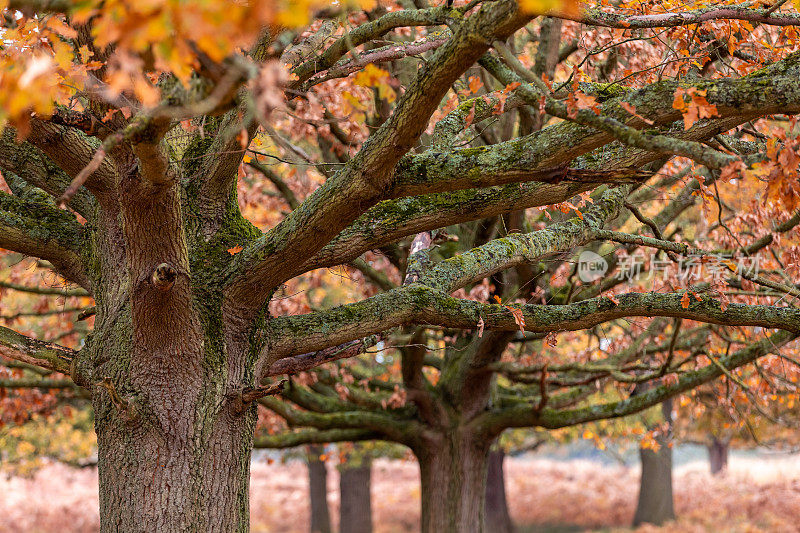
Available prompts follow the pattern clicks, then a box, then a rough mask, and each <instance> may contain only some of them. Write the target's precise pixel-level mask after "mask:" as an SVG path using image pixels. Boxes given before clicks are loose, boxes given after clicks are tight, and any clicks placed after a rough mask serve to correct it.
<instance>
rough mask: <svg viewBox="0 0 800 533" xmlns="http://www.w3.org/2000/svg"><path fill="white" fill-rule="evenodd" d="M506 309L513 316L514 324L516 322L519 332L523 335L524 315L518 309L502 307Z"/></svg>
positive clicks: (507, 306)
mask: <svg viewBox="0 0 800 533" xmlns="http://www.w3.org/2000/svg"><path fill="white" fill-rule="evenodd" d="M503 307H505V308H506V309H508V310H509V311H510V312H511V314H512V315H513V316H514V322H516V324H517V326H518V327H519V330H520V331H521V332H523V333H525V315H524V314H523V312H522V309H520V308H519V307H511V306H509V305H504V306H503Z"/></svg>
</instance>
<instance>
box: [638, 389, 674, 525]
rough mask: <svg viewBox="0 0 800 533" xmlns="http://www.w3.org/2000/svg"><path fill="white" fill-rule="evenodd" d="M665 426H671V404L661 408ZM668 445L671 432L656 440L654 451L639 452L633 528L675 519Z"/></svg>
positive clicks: (670, 455) (664, 403) (643, 449)
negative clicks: (640, 471)
mask: <svg viewBox="0 0 800 533" xmlns="http://www.w3.org/2000/svg"><path fill="white" fill-rule="evenodd" d="M661 406H662V411H663V413H664V415H665V417H664V418H665V421H666V424H667V426H671V417H670V414H669V413H670V412H671V410H672V402H671V401H666V402H663V403H662V404H661ZM671 441H672V435H671V431H667V432H666V433H663V434H661V435H659V436H658V437H657V438H656V442H658V444H659V447H658V450H655V451H654V450H652V449H646V448H641V449H640V450H639V457H640V459H641V462H642V475H641V478H640V483H639V500H638V502H637V504H636V513H635V514H634V517H633V525H634V526H638V525H641V524H644V523H648V524H655V525H662V524H664V523H665V522H668V521H669V520H674V519H675V507H674V504H673V498H672V447H671V446H670V444H671Z"/></svg>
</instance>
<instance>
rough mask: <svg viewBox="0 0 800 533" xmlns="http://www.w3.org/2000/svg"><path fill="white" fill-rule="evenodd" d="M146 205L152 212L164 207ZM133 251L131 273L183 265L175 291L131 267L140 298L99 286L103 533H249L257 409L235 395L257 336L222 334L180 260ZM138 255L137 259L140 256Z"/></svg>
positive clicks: (96, 374)
mask: <svg viewBox="0 0 800 533" xmlns="http://www.w3.org/2000/svg"><path fill="white" fill-rule="evenodd" d="M147 207H148V209H145V208H144V207H143V208H142V212H143V213H142V214H141V216H146V215H147V214H148V213H152V210H151V209H149V208H150V207H152V209H154V210H157V208H158V206H157V205H156V206H147ZM137 213H138V212H137ZM130 218H132V217H130ZM153 218H154V219H156V220H159V219H158V217H153ZM160 223H161V224H162V225H167V223H166V222H164V221H163V220H160ZM131 226H132V228H131V229H130V230H129V231H130V232H133V231H135V230H141V231H145V232H147V233H149V234H152V235H163V234H164V233H163V232H162V231H161V229H163V228H161V227H160V226H159V228H153V227H151V224H144V223H139V224H138V225H137V224H134V223H132V224H131ZM126 230H127V228H126ZM167 234H169V232H167ZM179 235H183V233H182V232H180V233H179ZM157 240H158V239H157V238H156V237H155V236H154V237H152V238H151V240H150V242H151V243H153V242H156V241H157ZM127 241H128V242H142V239H137V238H134V237H132V236H128V239H127ZM145 242H147V239H145ZM142 246H143V247H145V246H144V245H142ZM153 246H155V245H153ZM183 247H185V243H182V242H177V243H174V248H176V249H182V248H183ZM133 248H134V247H133V246H132V245H131V246H129V247H128V255H129V261H128V263H129V265H141V264H147V265H153V264H156V265H157V264H159V261H166V262H168V263H169V265H174V266H169V267H165V270H167V271H168V272H167V274H169V270H170V269H172V280H171V281H168V282H166V283H167V286H166V289H164V290H161V289H159V288H158V287H157V286H156V285H155V282H151V281H150V280H151V278H150V277H149V273H150V272H151V271H152V268H147V267H146V266H141V267H140V271H141V272H146V273H148V275H143V274H142V275H139V274H136V272H135V268H134V267H133V266H130V267H129V268H131V270H134V273H133V274H130V277H131V278H132V279H136V280H140V281H139V282H138V285H137V284H136V283H134V287H132V288H131V293H132V294H131V295H130V299H127V298H126V297H124V296H122V297H120V291H119V289H117V291H116V292H114V289H113V288H109V290H108V291H100V290H98V294H99V295H102V296H98V315H97V319H96V323H95V333H94V335H93V336H92V337H91V338H90V339H88V341H87V346H88V348H89V350H88V353H87V354H86V356H87V357H88V358H89V359H88V363H89V364H91V365H92V367H93V368H92V373H91V375H92V383H91V385H95V390H97V393H96V394H94V397H93V407H94V412H95V431H96V433H97V445H98V474H99V483H100V490H99V499H100V516H101V524H100V530H101V531H102V532H104V533H105V532H108V533H111V532H144V531H158V532H160V533H172V532H176V533H177V532H186V531H208V532H216V531H219V532H224V533H227V532H245V531H248V529H249V525H250V523H249V522H250V519H249V494H248V492H249V482H250V456H251V450H252V444H253V432H254V430H255V422H256V408H255V406H250V407H249V408H247V409H242V407H243V406H242V404H241V402H240V403H238V404H237V403H236V402H235V401H232V400H231V398H230V397H229V393H230V392H231V390H232V389H231V387H232V386H234V385H232V384H238V383H243V382H244V375H245V372H246V370H245V368H244V365H243V364H240V363H239V361H246V360H247V357H246V354H247V353H248V352H247V350H248V348H247V347H246V342H247V339H246V337H245V338H244V339H236V338H233V336H230V335H227V334H226V333H225V332H224V331H223V328H222V324H221V321H219V320H218V317H219V313H220V309H219V307H218V306H216V307H215V306H214V304H213V303H212V301H211V299H210V298H208V299H207V301H205V302H198V301H196V300H193V298H192V296H191V287H190V280H189V277H188V276H186V275H183V274H182V273H184V272H186V271H187V270H188V267H187V266H186V265H185V264H183V263H181V259H180V258H179V256H180V254H179V253H177V252H176V253H174V254H173V256H170V255H169V254H165V255H166V259H162V257H164V256H163V255H159V254H155V252H152V253H151V252H150V251H148V250H133ZM156 248H158V247H156ZM134 252H136V253H137V254H138V255H136V261H134V260H133V259H131V257H130V256H133V255H134ZM111 270H112V269H110V268H106V271H111ZM118 270H124V269H118ZM176 271H177V272H178V273H177V274H175V272H176ZM108 278H110V279H108V280H106V278H104V280H103V281H104V282H106V281H107V282H108V283H109V284H114V283H115V282H114V281H113V278H112V275H111V274H110V275H109V276H108ZM157 281H159V280H157ZM159 282H160V281H159ZM120 286H124V285H120ZM112 296H113V297H112ZM115 298H116V299H115ZM206 305H208V307H206ZM214 314H216V316H213V315H214ZM77 364H85V363H77Z"/></svg>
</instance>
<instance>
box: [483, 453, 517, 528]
mask: <svg viewBox="0 0 800 533" xmlns="http://www.w3.org/2000/svg"><path fill="white" fill-rule="evenodd" d="M505 457H506V454H505V452H504V451H503V450H492V451H491V452H489V461H488V467H487V469H486V516H485V524H486V531H488V532H490V533H513V531H514V523H513V522H512V521H511V515H510V514H509V512H508V501H507V500H506V483H505V481H506V480H505V474H504V472H503V461H504V460H505Z"/></svg>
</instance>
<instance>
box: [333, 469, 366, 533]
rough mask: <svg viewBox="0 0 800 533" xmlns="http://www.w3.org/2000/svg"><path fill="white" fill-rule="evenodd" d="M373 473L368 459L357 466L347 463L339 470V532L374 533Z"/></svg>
mask: <svg viewBox="0 0 800 533" xmlns="http://www.w3.org/2000/svg"><path fill="white" fill-rule="evenodd" d="M371 473H372V465H371V462H370V461H369V460H368V459H362V460H361V462H360V464H359V465H357V466H348V464H347V463H345V464H343V465H342V466H341V467H340V468H339V495H340V498H341V499H340V503H339V531H341V532H342V533H372V501H371V495H370V486H371V485H370V478H371Z"/></svg>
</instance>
